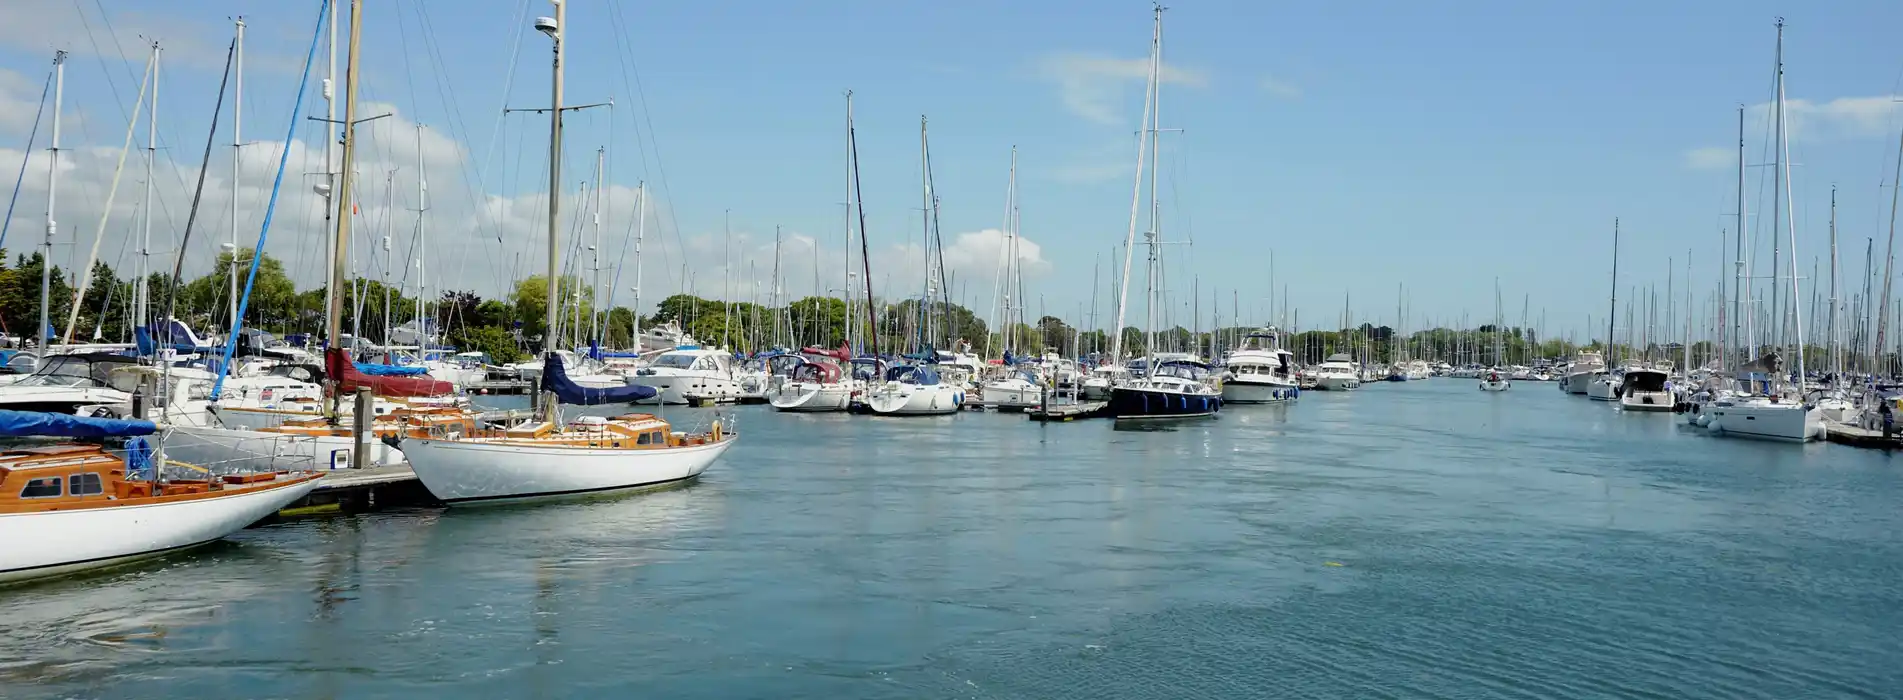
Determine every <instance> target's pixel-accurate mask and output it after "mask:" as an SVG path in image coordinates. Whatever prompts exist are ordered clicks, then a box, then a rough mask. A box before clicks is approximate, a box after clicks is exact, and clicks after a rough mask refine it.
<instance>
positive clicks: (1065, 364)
mask: <svg viewBox="0 0 1903 700" xmlns="http://www.w3.org/2000/svg"><path fill="white" fill-rule="evenodd" d="M1038 370H1039V372H1038V373H1039V374H1041V375H1043V376H1046V377H1050V382H1051V388H1052V389H1053V390H1055V391H1056V392H1057V393H1058V394H1060V395H1069V394H1071V393H1072V392H1075V391H1077V390H1078V384H1079V383H1080V382H1082V381H1083V374H1082V373H1081V372H1078V371H1077V363H1075V362H1072V361H1070V360H1068V359H1065V358H1064V356H1062V355H1059V354H1057V350H1055V349H1051V348H1046V349H1045V350H1044V357H1043V358H1042V359H1040V360H1039V361H1038Z"/></svg>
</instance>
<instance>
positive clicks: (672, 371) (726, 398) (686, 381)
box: [577, 348, 741, 405]
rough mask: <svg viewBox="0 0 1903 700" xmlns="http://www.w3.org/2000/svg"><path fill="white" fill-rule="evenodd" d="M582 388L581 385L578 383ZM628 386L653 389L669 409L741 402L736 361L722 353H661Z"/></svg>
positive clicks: (688, 350)
mask: <svg viewBox="0 0 1903 700" xmlns="http://www.w3.org/2000/svg"><path fill="white" fill-rule="evenodd" d="M577 383H578V384H579V383H580V382H577ZM627 383H628V386H645V387H652V388H653V389H654V390H655V391H656V392H657V393H656V399H655V400H658V401H659V402H660V403H663V404H669V405H680V404H686V403H688V402H689V401H690V400H691V401H712V402H715V403H731V402H733V401H737V400H739V399H740V393H741V392H740V382H739V380H737V379H735V378H734V373H733V357H732V356H731V355H728V354H727V353H725V352H722V351H719V350H708V349H706V348H675V349H673V350H669V351H667V352H664V353H661V354H660V356H658V357H655V358H654V361H653V362H651V363H649V364H648V366H647V367H643V368H641V369H639V370H635V373H634V374H633V375H631V376H629V377H628V378H627Z"/></svg>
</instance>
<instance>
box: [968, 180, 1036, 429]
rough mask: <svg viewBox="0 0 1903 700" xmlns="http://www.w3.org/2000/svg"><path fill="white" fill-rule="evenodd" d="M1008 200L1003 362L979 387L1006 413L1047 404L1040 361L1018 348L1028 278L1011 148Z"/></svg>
mask: <svg viewBox="0 0 1903 700" xmlns="http://www.w3.org/2000/svg"><path fill="white" fill-rule="evenodd" d="M1008 182H1009V184H1008V185H1007V186H1006V187H1005V197H1004V246H1003V247H1002V248H1001V249H1000V250H999V255H1000V259H999V267H998V284H997V289H996V298H997V299H998V306H997V307H996V308H995V309H994V311H996V312H998V314H999V315H998V316H997V319H998V323H996V324H994V327H996V328H997V329H998V338H999V340H1001V341H1002V344H1003V346H1004V349H1003V353H1004V354H1003V361H1002V362H1001V363H1000V365H998V366H997V368H996V369H994V370H992V371H991V372H989V373H987V374H988V376H986V377H985V378H984V380H983V383H982V384H980V385H979V388H978V396H979V399H980V400H981V401H982V402H983V403H984V405H986V406H990V407H992V408H995V409H998V410H1002V411H1023V410H1028V409H1031V408H1036V407H1038V406H1040V405H1042V404H1043V403H1044V382H1043V381H1042V380H1041V378H1040V377H1039V376H1038V374H1037V370H1038V367H1037V359H1036V358H1034V357H1031V356H1029V355H1030V354H1029V353H1022V354H1018V353H1013V352H1012V351H1013V350H1022V348H1019V347H1018V346H1017V341H1018V338H1017V335H1018V334H1017V332H1016V330H1017V329H1018V328H1019V327H1022V326H1023V325H1024V299H1023V292H1024V278H1023V271H1022V269H1021V268H1020V267H1019V264H1020V262H1022V259H1021V258H1020V257H1019V254H1018V149H1017V148H1015V147H1014V148H1012V149H1011V175H1010V178H1009V179H1008Z"/></svg>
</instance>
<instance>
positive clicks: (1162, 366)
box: [1108, 5, 1222, 420]
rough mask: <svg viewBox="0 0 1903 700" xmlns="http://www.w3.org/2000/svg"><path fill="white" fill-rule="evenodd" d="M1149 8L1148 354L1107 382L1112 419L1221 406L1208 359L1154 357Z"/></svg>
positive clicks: (1128, 244) (1153, 80) (1154, 46)
mask: <svg viewBox="0 0 1903 700" xmlns="http://www.w3.org/2000/svg"><path fill="white" fill-rule="evenodd" d="M1154 13H1155V25H1154V28H1153V29H1152V30H1151V37H1150V80H1149V97H1148V99H1147V100H1146V101H1145V104H1144V112H1145V114H1144V118H1145V119H1144V121H1145V122H1146V123H1145V124H1144V131H1143V133H1142V134H1141V135H1139V136H1138V138H1139V139H1141V140H1142V143H1140V144H1139V146H1138V149H1137V151H1138V153H1137V154H1138V157H1137V178H1138V179H1137V182H1138V185H1139V186H1141V184H1142V173H1143V168H1144V167H1145V165H1148V167H1149V169H1150V225H1149V230H1148V231H1147V232H1145V234H1144V242H1145V243H1146V244H1147V247H1148V255H1149V260H1148V267H1149V270H1148V273H1147V275H1146V279H1145V280H1144V288H1145V295H1146V301H1145V306H1146V307H1147V309H1146V313H1147V315H1148V320H1147V321H1146V322H1145V323H1144V326H1145V332H1146V333H1148V335H1149V341H1148V342H1147V343H1145V347H1144V350H1145V352H1146V353H1147V354H1148V358H1147V359H1146V361H1145V362H1144V376H1142V377H1135V378H1132V379H1131V380H1130V381H1129V382H1128V383H1126V384H1123V385H1121V386H1114V387H1111V388H1110V405H1109V408H1108V410H1109V412H1110V414H1111V415H1114V416H1116V417H1117V420H1146V419H1159V418H1195V417H1201V416H1210V415H1215V413H1216V412H1217V411H1220V410H1222V394H1221V393H1220V392H1218V391H1216V389H1214V388H1212V387H1211V386H1209V385H1208V384H1207V383H1204V379H1205V378H1207V377H1208V375H1209V366H1208V365H1205V364H1202V363H1200V362H1196V361H1194V360H1187V359H1179V360H1171V361H1168V362H1159V361H1158V359H1159V358H1158V357H1157V352H1156V309H1157V307H1158V306H1160V305H1161V300H1160V299H1158V295H1157V290H1156V283H1157V280H1158V279H1159V278H1160V277H1162V270H1163V267H1162V257H1161V255H1160V252H1161V250H1162V245H1161V244H1162V241H1161V240H1160V238H1161V236H1162V235H1163V231H1162V218H1161V216H1160V213H1161V210H1160V209H1159V208H1158V202H1157V191H1156V146H1157V136H1158V134H1159V133H1160V131H1161V130H1160V129H1159V128H1157V126H1158V125H1157V121H1156V115H1157V109H1156V108H1157V106H1158V100H1159V98H1160V97H1161V89H1160V87H1161V84H1162V81H1161V80H1160V79H1159V74H1158V71H1159V70H1160V69H1161V67H1162V61H1163V8H1162V6H1160V5H1159V6H1157V8H1156V9H1155V10H1154ZM1144 144H1147V148H1148V154H1147V159H1148V160H1147V163H1146V160H1145V153H1144V150H1145V145H1144ZM1136 199H1137V198H1136V197H1134V196H1133V197H1132V202H1131V207H1130V210H1131V219H1132V225H1131V227H1130V232H1131V233H1130V235H1131V239H1130V240H1126V241H1125V242H1124V243H1125V245H1124V256H1125V265H1124V267H1125V269H1128V268H1129V265H1128V260H1129V256H1130V255H1131V254H1132V253H1133V251H1134V249H1135V247H1136V245H1135V243H1136V242H1135V240H1134V237H1135V233H1136V226H1135V218H1136V214H1137V201H1136ZM1123 283H1124V284H1125V285H1128V284H1129V276H1128V275H1125V276H1124V281H1123Z"/></svg>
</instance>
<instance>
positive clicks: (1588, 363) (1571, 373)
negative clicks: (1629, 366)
mask: <svg viewBox="0 0 1903 700" xmlns="http://www.w3.org/2000/svg"><path fill="white" fill-rule="evenodd" d="M1605 372H1606V357H1605V356H1604V355H1601V354H1599V353H1596V352H1582V353H1579V354H1578V355H1575V356H1574V357H1573V363H1572V365H1570V366H1568V367H1567V369H1566V374H1565V375H1564V376H1562V377H1561V378H1560V381H1559V390H1560V391H1564V392H1566V393H1568V394H1586V393H1588V392H1590V391H1591V390H1592V385H1593V382H1594V381H1596V380H1597V379H1598V378H1599V376H1600V375H1603V374H1605Z"/></svg>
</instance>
